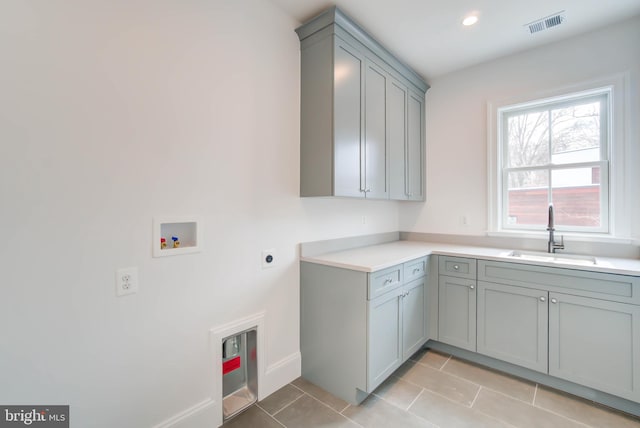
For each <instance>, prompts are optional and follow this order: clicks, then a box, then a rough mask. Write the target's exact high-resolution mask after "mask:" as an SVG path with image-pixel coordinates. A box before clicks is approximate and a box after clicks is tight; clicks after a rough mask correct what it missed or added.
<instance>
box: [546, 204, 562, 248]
mask: <svg viewBox="0 0 640 428" xmlns="http://www.w3.org/2000/svg"><path fill="white" fill-rule="evenodd" d="M553 224H554V221H553V204H549V224H548V225H547V230H548V231H549V242H548V244H547V251H548V252H549V253H555V252H556V250H564V236H562V235H560V242H556V239H555V237H554V236H553V232H554V231H555V229H554V227H553Z"/></svg>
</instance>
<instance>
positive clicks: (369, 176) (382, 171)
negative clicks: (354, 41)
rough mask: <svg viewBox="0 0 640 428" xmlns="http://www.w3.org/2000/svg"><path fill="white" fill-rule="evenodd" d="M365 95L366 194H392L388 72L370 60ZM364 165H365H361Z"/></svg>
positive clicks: (381, 197)
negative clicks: (390, 191) (390, 182)
mask: <svg viewBox="0 0 640 428" xmlns="http://www.w3.org/2000/svg"><path fill="white" fill-rule="evenodd" d="M364 93H365V95H364V146H363V148H364V150H363V152H364V162H362V163H361V165H363V166H364V174H362V175H363V176H364V182H363V186H362V188H363V189H364V193H365V197H367V198H375V199H386V198H388V197H389V185H388V182H389V173H388V170H389V168H388V167H387V161H388V159H387V126H386V125H387V120H386V117H387V104H386V99H387V74H386V73H385V71H384V70H383V69H382V68H380V67H378V66H377V65H376V64H375V63H374V62H373V61H370V60H369V61H367V64H366V72H365V92H364ZM361 168H362V167H361Z"/></svg>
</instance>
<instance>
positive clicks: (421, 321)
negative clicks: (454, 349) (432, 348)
mask: <svg viewBox="0 0 640 428" xmlns="http://www.w3.org/2000/svg"><path fill="white" fill-rule="evenodd" d="M424 293H425V278H424V277H423V278H421V279H418V280H415V281H412V282H410V283H408V284H406V285H405V286H404V287H403V294H402V296H403V297H402V356H403V361H406V360H407V358H409V357H410V356H412V355H413V354H414V353H415V352H416V351H418V350H419V349H420V347H421V346H422V345H424V343H425V342H426V341H427V332H426V321H425V318H426V315H427V313H426V310H425V309H426V308H425V296H424Z"/></svg>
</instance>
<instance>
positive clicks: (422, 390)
mask: <svg viewBox="0 0 640 428" xmlns="http://www.w3.org/2000/svg"><path fill="white" fill-rule="evenodd" d="M422 393H424V388H422V389H421V390H420V392H419V393H418V395H416V398H414V399H413V401H412V402H411V403H409V405H408V406H407V408H406V409H404V410H405V411H407V412H408V411H409V409H410V408H411V406H413V405H414V404H415V403H416V401H418V398H420V397H421V396H422Z"/></svg>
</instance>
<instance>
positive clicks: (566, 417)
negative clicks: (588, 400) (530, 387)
mask: <svg viewBox="0 0 640 428" xmlns="http://www.w3.org/2000/svg"><path fill="white" fill-rule="evenodd" d="M536 386H537V384H536ZM486 389H489V390H490V391H492V392H494V393H496V394H500V395H503V396H505V397H507V398H510V399H512V400H516V401H519V402H521V403H524V404H526V405H527V406H531V407H532V408H533V409H535V410H538V411H541V412H545V413H550V414H552V415H555V416H558V417H560V418H561V419H566V420H568V421H571V422H574V423H577V424H578V425H583V426H585V427H588V428H593V427H591V426H590V425H588V424H586V423H585V422H580V421H578V420H575V419H573V418H570V417H568V416H565V415H562V414H560V413H556V412H554V411H553V410H550V409H546V408H544V407H536V406H534V405H532V404H530V403H527V402H526V401H522V400H519V399H517V398H515V397H512V396H510V395H507V394H505V393H504V392H500V391H494V390H492V389H490V388H486ZM478 411H479V412H480V413H483V414H485V413H484V412H482V411H481V410H478ZM488 416H491V415H488ZM492 417H493V418H494V419H497V418H496V417H495V416H492ZM500 420H501V419H500ZM504 422H506V421H504Z"/></svg>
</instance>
